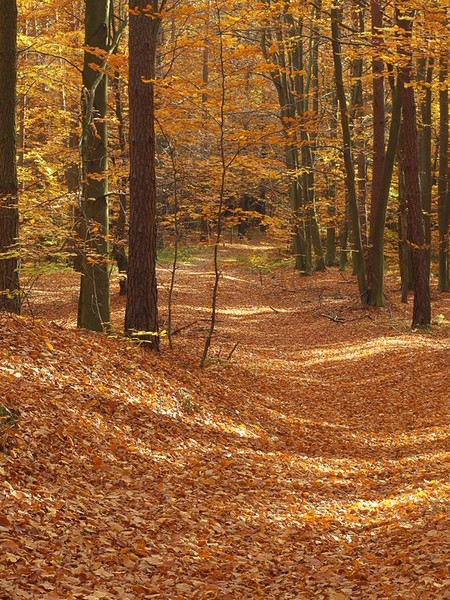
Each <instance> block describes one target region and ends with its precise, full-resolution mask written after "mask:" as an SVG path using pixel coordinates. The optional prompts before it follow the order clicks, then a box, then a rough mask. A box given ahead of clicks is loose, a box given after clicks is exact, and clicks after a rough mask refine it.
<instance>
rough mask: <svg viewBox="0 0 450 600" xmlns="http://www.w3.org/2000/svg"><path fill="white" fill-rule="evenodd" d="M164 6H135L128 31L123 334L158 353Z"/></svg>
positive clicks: (140, 2)
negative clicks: (158, 82)
mask: <svg viewBox="0 0 450 600" xmlns="http://www.w3.org/2000/svg"><path fill="white" fill-rule="evenodd" d="M165 5H166V2H165V0H162V1H161V2H158V1H156V0H153V1H152V2H151V3H148V1H147V0H134V1H133V3H132V4H131V5H130V29H129V43H128V48H129V79H128V96H129V128H130V129H129V143H130V226H129V251H128V290H127V305H126V311H125V331H126V332H127V334H128V335H129V336H134V335H138V336H139V339H140V340H141V341H145V342H146V343H147V344H148V345H149V346H150V347H151V348H153V349H154V350H158V349H159V334H158V304H157V284H156V176H155V147H156V145H155V106H154V86H153V80H154V79H155V76H156V51H157V47H158V32H159V29H160V26H161V18H160V14H161V11H163V9H164V8H165Z"/></svg>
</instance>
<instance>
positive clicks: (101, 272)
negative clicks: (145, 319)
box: [78, 0, 110, 331]
mask: <svg viewBox="0 0 450 600" xmlns="http://www.w3.org/2000/svg"><path fill="white" fill-rule="evenodd" d="M85 6H86V8H85V45H86V46H87V47H88V48H89V47H91V48H96V49H99V50H102V51H103V52H105V53H106V51H107V49H108V42H109V9H110V2H109V0H86V5H85ZM102 63H103V58H102V57H99V56H96V55H95V54H91V53H90V52H89V50H88V49H87V50H85V53H84V66H83V131H82V140H81V156H82V172H83V178H82V179H83V197H82V201H81V207H80V223H81V233H82V242H83V247H82V248H81V250H82V264H81V285H80V295H79V300H78V327H84V328H85V329H89V330H91V331H104V330H107V329H108V328H109V326H110V304H109V260H108V259H109V256H108V254H109V247H108V246H109V245H108V233H109V220H108V179H107V173H106V171H107V168H108V132H107V126H106V111H107V91H108V81H107V76H106V75H105V74H104V73H102V67H103V64H102ZM91 65H97V68H92V66H91ZM99 69H100V71H99Z"/></svg>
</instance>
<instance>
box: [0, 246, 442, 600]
mask: <svg viewBox="0 0 450 600" xmlns="http://www.w3.org/2000/svg"><path fill="white" fill-rule="evenodd" d="M235 252H236V249H230V250H228V251H225V255H224V260H223V263H222V266H223V277H222V282H221V290H220V310H219V327H218V332H217V336H216V339H215V341H214V348H215V353H214V354H213V355H212V357H211V361H210V364H209V366H208V368H207V369H206V370H200V369H199V368H198V366H197V364H198V359H199V354H200V348H201V343H202V339H201V336H202V335H203V327H204V322H202V319H203V318H207V316H208V300H209V297H210V296H209V286H210V275H209V274H208V268H209V263H208V261H206V260H204V259H203V260H201V261H196V262H195V261H193V263H192V264H188V265H185V266H183V268H182V269H181V270H180V273H179V277H178V286H177V291H176V295H177V297H176V307H175V311H176V315H175V316H176V319H177V323H176V326H180V327H182V326H183V324H187V323H193V322H194V321H196V323H195V324H194V325H193V326H192V327H189V328H187V329H185V330H183V332H181V333H180V335H179V336H177V337H176V338H175V339H174V341H175V342H176V348H175V351H174V352H173V353H172V354H169V352H168V351H167V350H164V351H163V354H162V356H161V357H156V356H154V355H152V354H149V353H147V352H145V351H143V350H141V349H140V348H136V347H131V346H130V344H129V342H128V341H127V340H124V339H122V338H120V337H118V338H107V337H105V336H103V335H99V334H90V333H87V332H79V331H75V330H72V329H67V328H63V327H61V326H60V325H57V324H55V323H50V322H49V321H48V320H38V317H39V316H40V315H41V314H46V311H52V312H51V315H52V318H53V319H57V318H58V314H57V312H55V310H53V309H52V306H51V302H52V301H53V300H52V299H51V297H50V300H49V301H48V303H47V305H46V303H45V302H46V301H45V298H44V301H43V303H42V304H40V303H39V302H37V300H34V299H33V298H31V305H32V308H33V310H34V314H35V317H36V318H35V319H31V318H28V317H27V318H17V317H11V316H4V315H3V316H1V317H0V336H1V341H0V358H1V360H0V382H1V401H0V405H1V406H4V407H8V409H11V410H14V411H16V412H15V414H16V415H17V419H16V420H17V427H11V428H10V432H9V435H8V440H7V442H6V443H5V446H4V448H3V451H2V453H0V494H1V495H0V498H1V502H0V598H2V599H9V600H11V599H13V600H16V599H17V600H20V599H22V598H23V599H31V598H33V599H34V598H42V599H48V600H51V599H76V598H82V599H83V600H84V599H87V598H89V599H96V598H106V599H108V598H120V599H125V600H126V599H135V598H143V599H144V598H161V599H163V598H167V599H171V600H172V599H191V598H198V599H212V598H217V599H227V598H230V599H243V598H248V599H250V598H251V599H253V598H255V599H265V598H274V599H286V600H287V599H303V598H305V599H316V598H318V599H324V600H345V599H361V600H362V599H364V600H366V599H374V600H376V599H379V600H381V599H386V598H393V599H398V600H400V599H405V600H409V599H411V600H413V599H422V598H423V599H424V600H425V599H426V600H428V599H436V600H437V599H439V600H440V599H445V598H450V573H449V560H448V557H449V547H450V536H449V531H450V527H449V524H450V523H449V521H450V516H449V498H450V484H449V463H450V461H449V458H450V437H449V420H450V403H449V391H448V390H449V386H448V382H449V353H448V350H449V342H448V332H449V327H448V318H449V314H450V303H449V300H448V299H446V298H445V297H444V296H443V295H438V294H437V293H435V299H434V308H435V313H436V314H442V315H443V316H444V320H443V322H442V319H441V324H440V325H439V326H436V327H435V328H434V329H433V330H432V331H431V332H430V333H418V332H415V333H412V332H410V331H409V330H408V328H407V326H406V323H407V322H408V319H409V314H408V313H406V314H404V313H405V311H408V310H409V307H407V308H406V309H405V308H404V307H403V306H401V305H398V304H396V302H394V301H393V300H391V304H390V306H389V309H388V310H385V311H380V310H375V309H370V310H369V309H367V310H363V309H361V308H360V307H359V305H358V302H357V293H356V290H355V286H354V284H353V283H349V282H347V281H346V280H345V279H344V278H343V277H342V276H341V275H339V274H338V273H337V272H335V271H331V272H328V273H326V274H317V275H314V276H313V277H311V278H300V277H298V276H295V275H294V274H292V273H291V272H290V271H288V270H285V269H283V270H279V271H276V272H275V273H272V274H264V273H262V274H260V273H258V272H257V271H255V270H252V269H250V268H248V266H246V263H245V261H242V260H241V261H240V262H236V261H235V260H234V258H233V257H234V254H235ZM241 253H244V256H245V251H244V250H241ZM192 272H195V273H196V275H195V276H194V277H193V275H192ZM70 277H71V276H69V275H64V276H63V279H64V281H63V283H64V285H68V283H70V281H72V282H73V285H74V286H76V279H75V278H74V279H72V280H70ZM165 277H166V278H167V276H165V274H164V272H163V273H162V274H161V277H160V279H161V285H162V289H161V293H162V295H164V286H165ZM69 280H70V281H69ZM193 281H194V282H195V283H193ZM57 285H58V283H57V281H56V287H57ZM51 291H52V293H53V294H54V295H57V292H56V289H55V284H53V287H52V290H51ZM395 295H396V294H394V293H392V294H390V297H391V298H394V297H395ZM55 301H57V302H59V301H60V300H59V299H58V298H57V299H56V300H55ZM116 302H117V303H118V302H121V300H119V299H117V300H116ZM66 308H67V310H68V309H69V308H70V304H68V306H67V307H66ZM119 308H120V307H116V312H119V311H118V309H119ZM47 314H48V312H47ZM73 314H75V313H73ZM323 314H334V315H337V316H339V317H340V318H341V320H339V321H333V320H330V319H329V318H325V317H323ZM62 319H64V320H65V321H67V320H68V315H64V316H62ZM236 342H239V346H238V347H237V349H236V351H235V353H234V354H233V357H232V361H231V362H230V361H227V360H225V359H226V356H227V354H228V353H229V351H230V349H231V348H233V346H234V345H235V344H236Z"/></svg>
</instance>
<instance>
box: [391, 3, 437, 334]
mask: <svg viewBox="0 0 450 600" xmlns="http://www.w3.org/2000/svg"><path fill="white" fill-rule="evenodd" d="M413 22H414V11H411V10H403V11H400V9H397V24H398V26H399V27H400V28H401V29H403V30H404V32H405V33H404V36H403V44H402V51H401V52H402V54H403V55H404V56H403V61H402V64H401V66H400V67H399V77H398V82H399V87H400V94H401V104H402V136H401V139H402V149H401V150H402V161H403V174H404V180H405V194H406V200H407V205H408V231H409V246H410V247H411V258H412V265H413V275H414V306H413V317H412V326H413V327H427V326H429V325H430V323H431V304H430V286H429V273H428V264H427V248H426V244H425V236H424V229H423V217H422V202H421V195H420V184H419V168H420V167H419V156H418V151H417V124H416V105H415V94H414V88H413V86H412V82H413V67H412V50H411V46H410V45H411V32H412V27H413Z"/></svg>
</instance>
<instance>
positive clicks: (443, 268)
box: [438, 55, 450, 292]
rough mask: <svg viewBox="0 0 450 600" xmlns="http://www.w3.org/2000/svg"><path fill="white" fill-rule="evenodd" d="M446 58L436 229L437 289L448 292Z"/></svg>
mask: <svg viewBox="0 0 450 600" xmlns="http://www.w3.org/2000/svg"><path fill="white" fill-rule="evenodd" d="M448 63H449V61H448V57H447V56H446V55H442V56H441V58H440V64H439V83H440V84H441V87H440V91H439V176H438V229H439V271H438V273H439V281H438V285H439V289H440V290H441V292H449V291H450V265H449V242H448V237H449V231H448V225H449V212H450V208H449V202H450V197H449V192H450V189H449V180H448V166H449V161H448V141H449V130H448V127H449V124H448V121H449V119H448V84H447V83H446V82H447V77H448V72H449V69H448Z"/></svg>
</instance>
